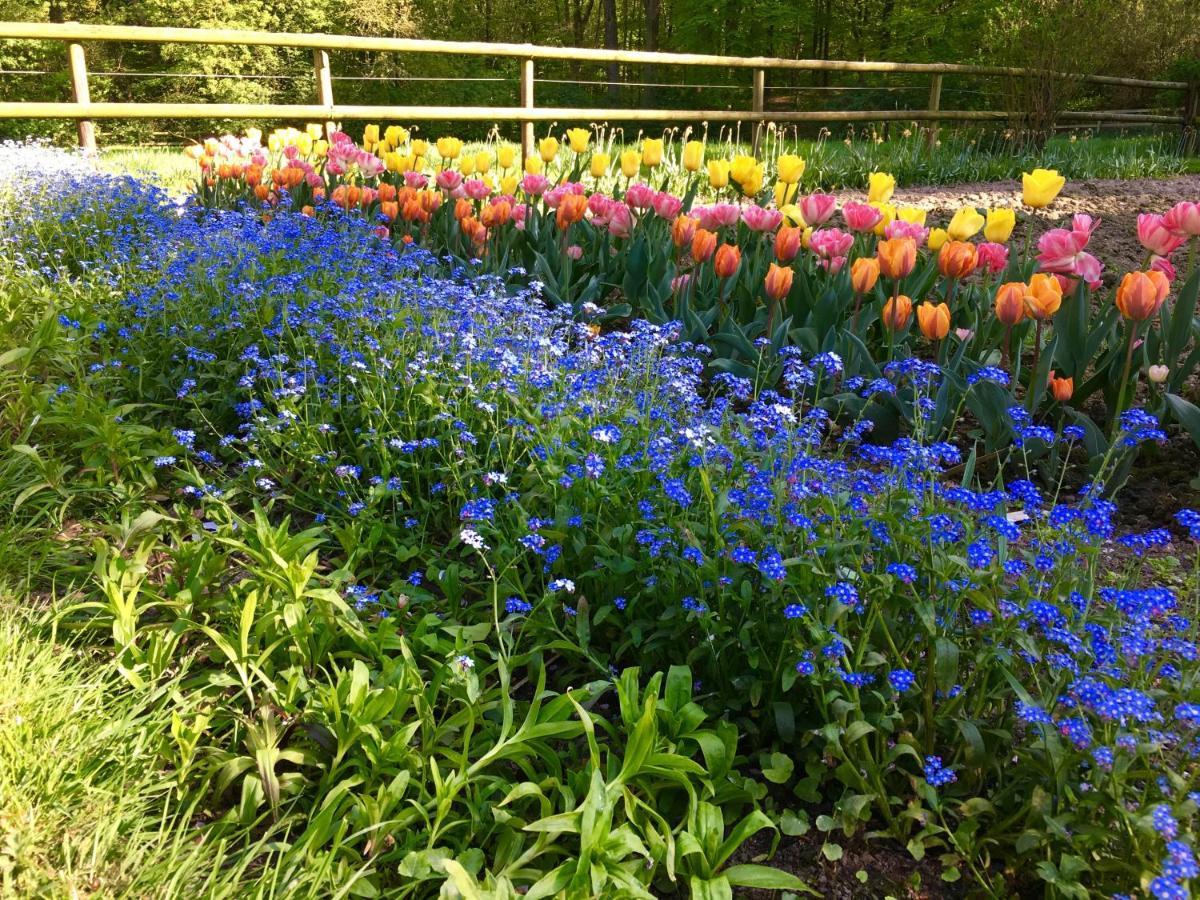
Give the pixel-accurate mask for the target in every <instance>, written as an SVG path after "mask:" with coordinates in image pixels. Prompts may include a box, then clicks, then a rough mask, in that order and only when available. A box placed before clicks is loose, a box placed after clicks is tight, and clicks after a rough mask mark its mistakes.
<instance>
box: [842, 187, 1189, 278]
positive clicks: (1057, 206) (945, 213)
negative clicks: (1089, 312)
mask: <svg viewBox="0 0 1200 900" xmlns="http://www.w3.org/2000/svg"><path fill="white" fill-rule="evenodd" d="M838 196H839V198H840V199H848V200H862V192H861V191H858V192H853V191H842V192H839V194H838ZM1180 200H1197V201H1200V175H1183V176H1180V177H1177V178H1161V179H1159V178H1135V179H1130V180H1128V181H1124V180H1120V179H1110V178H1096V179H1092V180H1088V181H1068V182H1067V186H1066V187H1065V188H1064V189H1063V192H1062V194H1060V195H1059V197H1058V199H1057V200H1055V201H1054V204H1053V205H1052V206H1051V207H1050V208H1049V209H1046V210H1043V211H1042V212H1041V213H1039V214H1038V221H1039V226H1038V229H1037V232H1036V233H1038V234H1040V233H1041V232H1042V231H1045V230H1047V229H1049V228H1057V227H1060V226H1062V225H1064V224H1067V225H1068V227H1069V224H1068V223H1069V220H1070V218H1071V216H1073V215H1074V214H1075V213H1087V214H1089V215H1091V216H1094V217H1097V218H1099V219H1100V226H1099V228H1097V229H1096V233H1095V234H1094V235H1093V236H1092V241H1091V244H1090V245H1089V247H1088V249H1089V251H1090V252H1092V253H1094V254H1095V255H1096V256H1097V257H1098V258H1099V259H1100V261H1101V262H1103V263H1104V275H1105V281H1106V282H1108V283H1111V282H1113V281H1115V280H1116V279H1117V278H1119V276H1120V275H1121V274H1122V273H1124V272H1128V271H1129V270H1131V269H1136V268H1140V267H1141V265H1142V261H1143V259H1144V257H1145V251H1144V250H1143V249H1142V246H1141V245H1140V244H1139V243H1138V240H1137V217H1138V213H1143V212H1159V213H1161V212H1166V211H1167V209H1169V208H1170V207H1171V206H1173V205H1174V204H1175V203H1177V202H1179V201H1180ZM892 202H893V203H896V204H899V205H904V206H919V207H921V208H923V209H927V210H929V211H930V212H931V213H932V216H931V220H936V221H937V223H938V224H944V223H945V221H947V220H948V219H949V217H950V216H951V215H953V213H954V211H955V210H957V209H958V208H959V207H961V206H975V207H978V208H981V209H982V208H985V207H989V208H990V207H994V206H1017V205H1019V204H1020V202H1021V184H1020V182H1019V181H996V182H988V183H980V182H974V183H968V184H955V185H939V186H937V187H905V188H898V189H897V190H896V195H895V197H894V198H893V199H892ZM1021 240H1023V237H1022V236H1021V235H1020V233H1019V232H1018V234H1017V235H1016V236H1015V237H1014V241H1015V242H1017V243H1016V244H1015V245H1016V246H1020V243H1019V242H1020V241H1021ZM1177 263H1178V260H1177Z"/></svg>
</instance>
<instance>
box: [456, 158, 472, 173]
mask: <svg viewBox="0 0 1200 900" xmlns="http://www.w3.org/2000/svg"><path fill="white" fill-rule="evenodd" d="M458 171H460V172H462V173H463V178H470V177H471V176H472V175H474V174H475V157H473V156H464V157H463V158H462V162H460V163H459V164H458Z"/></svg>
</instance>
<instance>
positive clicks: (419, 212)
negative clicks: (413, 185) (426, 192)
mask: <svg viewBox="0 0 1200 900" xmlns="http://www.w3.org/2000/svg"><path fill="white" fill-rule="evenodd" d="M400 215H401V216H402V217H403V219H404V221H405V222H415V221H416V220H417V219H422V220H424V219H426V218H428V217H429V213H427V212H425V210H424V209H422V208H421V201H420V200H417V199H416V198H415V197H414V198H413V199H412V200H405V201H404V206H403V207H401V209H400Z"/></svg>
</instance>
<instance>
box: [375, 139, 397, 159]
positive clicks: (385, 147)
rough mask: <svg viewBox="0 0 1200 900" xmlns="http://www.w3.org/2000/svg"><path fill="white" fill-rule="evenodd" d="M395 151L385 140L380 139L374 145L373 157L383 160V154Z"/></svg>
mask: <svg viewBox="0 0 1200 900" xmlns="http://www.w3.org/2000/svg"><path fill="white" fill-rule="evenodd" d="M395 149H396V148H395V147H393V146H392V145H391V144H389V143H388V142H387V138H380V139H379V143H378V144H376V145H375V155H376V156H378V157H379V158H380V159H383V155H384V154H385V153H390V152H391V151H393V150H395Z"/></svg>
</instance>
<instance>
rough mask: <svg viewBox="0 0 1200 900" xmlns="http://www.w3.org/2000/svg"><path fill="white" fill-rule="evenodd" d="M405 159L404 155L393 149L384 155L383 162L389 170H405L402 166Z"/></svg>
mask: <svg viewBox="0 0 1200 900" xmlns="http://www.w3.org/2000/svg"><path fill="white" fill-rule="evenodd" d="M403 160H404V157H403V156H401V155H400V154H399V153H396V152H394V151H393V152H392V153H388V154H385V155H384V157H383V164H384V165H385V166H387V170H388V171H389V172H403V171H404V170H403V169H402V168H401V167H400V166H401V164H402V162H403Z"/></svg>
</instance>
